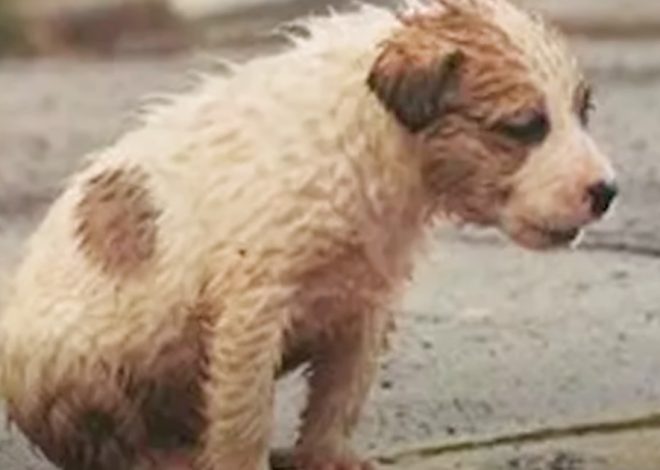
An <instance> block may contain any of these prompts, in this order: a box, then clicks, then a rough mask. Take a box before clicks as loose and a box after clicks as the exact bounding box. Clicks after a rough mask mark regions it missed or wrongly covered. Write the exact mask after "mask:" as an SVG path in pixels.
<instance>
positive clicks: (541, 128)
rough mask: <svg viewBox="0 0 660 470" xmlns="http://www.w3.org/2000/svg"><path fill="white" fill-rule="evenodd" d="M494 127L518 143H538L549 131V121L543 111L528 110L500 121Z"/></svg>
mask: <svg viewBox="0 0 660 470" xmlns="http://www.w3.org/2000/svg"><path fill="white" fill-rule="evenodd" d="M496 129H497V131H498V132H499V133H501V134H502V135H505V136H506V137H508V138H509V139H513V140H516V141H518V142H520V143H523V144H528V145H531V144H539V143H541V142H543V140H544V139H545V138H546V136H547V135H548V132H550V121H549V120H548V116H547V115H546V114H545V113H544V112H541V111H529V112H525V113H520V114H518V115H516V116H513V117H511V118H509V119H507V120H505V121H502V122H500V123H499V124H497V126H496Z"/></svg>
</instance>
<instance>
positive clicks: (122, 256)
mask: <svg viewBox="0 0 660 470" xmlns="http://www.w3.org/2000/svg"><path fill="white" fill-rule="evenodd" d="M77 212H78V214H77V215H78V219H79V225H78V236H79V238H80V244H81V248H82V249H83V250H84V252H85V253H86V254H87V255H88V256H89V257H90V258H91V259H93V260H94V261H95V262H97V263H98V264H99V265H100V266H102V268H103V270H104V271H105V272H107V273H109V274H116V275H128V274H132V273H134V272H135V271H136V270H137V269H138V268H139V267H141V266H142V265H143V264H144V263H145V262H146V261H147V260H149V259H151V258H152V257H153V256H154V252H155V250H156V238H157V233H158V227H157V223H156V221H157V218H158V211H157V210H156V208H155V207H154V205H153V203H152V201H151V197H150V195H149V191H148V189H147V187H146V175H145V174H144V173H143V172H142V171H141V170H139V169H118V170H108V171H106V172H104V173H101V174H100V175H97V176H96V177H94V178H92V179H90V180H89V181H88V183H87V185H86V187H85V194H84V196H83V198H82V199H81V201H80V203H79V204H78V208H77Z"/></svg>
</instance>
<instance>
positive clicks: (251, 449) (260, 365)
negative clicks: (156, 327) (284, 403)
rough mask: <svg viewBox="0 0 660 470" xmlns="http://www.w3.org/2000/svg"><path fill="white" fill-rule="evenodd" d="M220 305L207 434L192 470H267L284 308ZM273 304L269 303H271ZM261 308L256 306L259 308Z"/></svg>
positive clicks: (267, 304) (208, 392)
mask: <svg viewBox="0 0 660 470" xmlns="http://www.w3.org/2000/svg"><path fill="white" fill-rule="evenodd" d="M260 295H262V296H265V294H263V293H262V294H259V293H255V295H254V297H255V302H251V301H250V299H249V298H248V299H241V301H239V302H237V304H236V305H231V304H225V307H226V308H225V311H224V312H223V314H222V315H221V316H220V318H219V319H218V322H217V324H216V325H215V327H214V329H213V332H212V335H211V338H212V339H211V347H210V348H209V352H208V354H209V356H208V361H209V366H210V367H209V377H208V382H207V383H208V388H207V390H206V400H207V402H206V410H207V416H208V419H209V423H208V428H207V430H206V433H205V435H204V436H203V442H202V447H201V455H200V456H199V458H198V459H197V461H196V465H195V470H266V469H268V468H269V465H268V449H269V444H270V435H271V427H272V421H273V395H274V385H275V371H276V369H277V367H278V365H279V362H280V358H281V351H282V348H281V345H282V331H283V328H284V324H285V320H286V317H285V315H286V314H287V312H286V311H285V309H284V306H285V305H286V302H278V303H277V304H278V305H276V304H275V302H263V301H261V300H260V299H259V296H260ZM271 300H272V297H271ZM259 304H260V305H259Z"/></svg>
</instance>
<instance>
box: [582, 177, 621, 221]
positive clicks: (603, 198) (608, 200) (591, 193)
mask: <svg viewBox="0 0 660 470" xmlns="http://www.w3.org/2000/svg"><path fill="white" fill-rule="evenodd" d="M618 193H619V187H618V186H617V184H616V183H615V182H614V181H599V182H598V183H596V184H593V185H591V186H589V188H587V196H588V198H589V202H590V204H591V212H592V214H593V215H594V216H596V217H601V216H602V215H604V214H605V213H606V212H607V210H608V209H609V208H610V206H611V205H612V202H613V201H614V199H615V198H616V196H617V194H618Z"/></svg>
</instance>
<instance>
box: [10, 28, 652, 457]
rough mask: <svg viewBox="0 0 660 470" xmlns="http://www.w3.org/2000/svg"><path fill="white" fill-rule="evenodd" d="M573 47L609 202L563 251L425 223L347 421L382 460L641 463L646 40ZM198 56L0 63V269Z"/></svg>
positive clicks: (285, 409)
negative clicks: (87, 159)
mask: <svg viewBox="0 0 660 470" xmlns="http://www.w3.org/2000/svg"><path fill="white" fill-rule="evenodd" d="M577 46H578V48H579V50H580V52H581V54H582V55H583V57H584V59H585V62H586V64H587V66H588V68H589V70H590V73H591V75H592V77H593V79H594V81H595V83H596V85H597V95H598V110H597V113H596V118H595V120H594V125H593V127H594V131H595V133H596V134H597V135H598V136H599V138H600V140H601V142H602V144H603V146H604V147H605V148H606V149H607V150H608V151H609V153H610V154H611V155H612V158H613V160H614V161H615V163H616V165H617V167H618V168H619V170H620V174H621V185H622V188H623V194H622V198H621V201H620V204H619V205H618V207H617V210H616V213H615V214H614V216H613V217H611V219H610V220H608V221H607V222H606V223H604V224H602V225H600V226H599V227H598V228H595V229H594V230H593V231H592V233H591V234H590V235H589V236H588V237H587V238H586V240H585V242H584V244H583V247H582V248H581V249H579V250H577V251H574V252H562V253H554V254H535V253H528V252H525V251H522V250H520V249H518V248H514V247H511V246H510V245H509V244H508V243H506V242H504V241H502V240H501V239H500V238H499V237H498V236H496V235H494V234H490V233H485V234H484V233H464V234H457V233H456V232H454V231H453V230H451V229H447V230H445V231H443V232H441V233H439V234H438V237H437V245H436V247H435V249H434V250H433V251H432V253H431V256H430V257H429V258H428V259H425V260H421V264H420V268H419V270H418V273H417V276H416V278H415V282H414V284H413V286H412V289H411V291H410V293H409V295H408V297H407V301H406V303H405V308H404V312H402V316H401V326H400V333H399V335H398V339H397V341H396V345H395V348H394V350H393V351H392V353H391V354H390V356H389V357H388V360H387V361H386V362H385V364H384V365H383V373H382V374H381V378H380V383H379V387H378V388H377V390H376V391H375V392H374V394H373V398H372V400H371V401H370V405H369V408H368V410H367V412H366V416H365V419H364V422H363V425H362V426H361V429H360V432H359V442H360V443H361V445H362V447H363V448H364V449H366V450H367V451H369V452H371V453H373V454H374V455H380V456H389V458H387V459H385V460H386V463H390V464H394V463H398V467H396V468H401V469H411V470H412V469H415V470H418V469H419V470H421V469H425V470H445V469H447V470H449V469H470V470H647V469H648V470H657V468H658V464H656V463H657V462H660V455H658V454H659V452H658V446H657V442H658V438H660V432H659V431H656V430H655V429H656V424H657V423H656V421H658V420H656V419H655V418H654V416H655V413H656V412H658V411H660V377H659V374H658V371H660V289H659V288H658V285H659V284H660V260H658V259H657V258H658V257H659V256H660V203H658V201H660V158H658V157H657V150H656V146H655V145H654V144H655V141H656V139H657V137H656V136H657V135H658V132H659V131H660V65H658V62H657V57H658V51H660V41H657V42H655V41H651V40H645V41H628V42H626V41H624V42H621V41H619V42H608V41H598V42H590V41H580V42H579V44H578V45H577ZM256 50H257V49H254V48H247V49H233V50H231V51H224V52H225V53H228V54H230V55H233V56H234V57H238V58H240V57H244V56H247V55H251V54H253V53H255V52H256ZM211 64H212V61H211V60H209V57H207V56H202V55H198V54H190V55H185V56H178V57H169V58H164V59H145V58H142V59H139V60H137V59H126V60H117V61H114V62H103V61H94V62H83V63H81V62H71V61H56V60H43V61H35V62H19V61H16V62H2V63H0V89H1V90H2V91H3V93H1V94H0V141H1V142H2V149H3V151H2V156H1V158H0V255H1V258H0V263H1V264H2V267H3V269H4V270H5V272H6V270H8V269H9V267H10V266H11V265H12V264H13V263H14V262H15V260H16V258H17V257H18V256H19V253H20V247H21V244H22V241H23V240H24V238H25V236H26V234H27V233H29V231H30V230H31V229H32V228H33V227H34V224H35V221H36V220H37V219H38V217H39V216H40V214H41V213H42V211H43V208H44V207H45V205H46V204H47V203H48V201H50V200H51V199H52V197H53V196H54V195H55V194H56V193H57V191H58V189H59V188H60V187H61V185H62V182H63V180H64V178H65V177H66V175H68V174H69V173H70V172H71V171H72V170H73V169H74V168H76V166H77V165H78V164H79V160H80V157H81V156H82V155H84V154H85V153H87V152H89V151H91V150H93V149H94V148H97V147H98V146H100V145H106V144H108V143H110V142H112V140H113V139H114V138H115V137H116V136H118V135H119V134H120V133H121V132H122V131H123V130H125V129H127V128H130V127H131V125H133V124H134V120H133V119H132V118H131V115H132V112H134V111H135V110H136V109H137V107H138V106H139V104H140V103H141V102H142V97H143V96H144V95H145V94H148V93H151V92H153V91H154V90H170V91H171V90H182V89H185V87H186V83H189V82H190V80H187V79H186V71H188V70H190V69H192V68H203V69H208V68H209V67H211V66H212V65H211ZM0 276H1V274H0ZM282 388H283V396H284V397H286V398H285V399H282V400H281V406H280V411H281V412H280V417H279V426H278V443H281V444H286V443H287V442H288V440H289V438H290V436H291V434H292V432H293V429H295V418H294V415H295V413H294V411H295V406H293V405H292V404H291V403H292V402H297V401H298V399H299V397H300V395H301V394H300V390H299V389H300V384H299V382H298V381H296V380H295V379H294V380H290V381H289V382H287V383H286V384H284V385H283V387H282ZM289 397H293V398H292V399H291V400H289ZM658 427H660V425H659V426H658ZM526 436H527V437H526ZM530 436H531V437H530ZM396 449H402V450H401V451H399V450H396ZM47 468H49V467H48V466H47V465H46V464H43V463H41V462H40V461H38V459H37V458H36V457H34V456H32V455H31V454H30V452H29V451H28V450H27V448H26V447H25V445H24V444H23V443H22V441H21V440H20V438H19V437H18V436H17V435H16V434H12V433H5V432H2V433H0V469H2V470H27V469H35V470H36V469H42V470H43V469H47Z"/></svg>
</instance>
